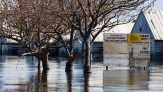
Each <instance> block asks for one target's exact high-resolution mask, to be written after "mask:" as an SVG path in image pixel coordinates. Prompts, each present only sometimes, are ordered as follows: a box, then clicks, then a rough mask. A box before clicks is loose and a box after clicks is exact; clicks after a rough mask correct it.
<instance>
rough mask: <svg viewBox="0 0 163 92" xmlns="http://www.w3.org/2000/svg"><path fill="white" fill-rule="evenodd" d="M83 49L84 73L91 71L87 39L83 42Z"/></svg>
mask: <svg viewBox="0 0 163 92" xmlns="http://www.w3.org/2000/svg"><path fill="white" fill-rule="evenodd" d="M85 49H86V52H85V63H84V73H91V49H90V41H89V39H88V40H87V41H86V42H85Z"/></svg>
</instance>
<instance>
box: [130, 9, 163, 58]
mask: <svg viewBox="0 0 163 92" xmlns="http://www.w3.org/2000/svg"><path fill="white" fill-rule="evenodd" d="M131 33H143V34H144V33H145V34H150V49H151V56H152V59H155V60H163V58H162V56H163V11H161V10H151V11H146V12H142V13H141V14H140V15H139V16H138V18H137V21H136V23H135V25H134V27H133V29H132V31H131Z"/></svg>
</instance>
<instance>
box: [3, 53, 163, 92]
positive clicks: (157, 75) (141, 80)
mask: <svg viewBox="0 0 163 92" xmlns="http://www.w3.org/2000/svg"><path fill="white" fill-rule="evenodd" d="M65 63H66V59H63V58H62V59H59V58H57V59H55V58H53V59H49V64H50V68H51V69H50V70H49V71H42V69H41V71H38V70H37V60H36V59H35V58H32V57H21V58H20V57H16V56H0V92H162V90H163V66H161V65H152V66H151V67H150V68H149V69H148V70H142V69H136V70H135V69H132V70H128V69H127V68H109V70H106V69H105V66H103V64H102V62H94V63H92V73H90V74H83V69H82V64H83V63H82V61H78V62H76V63H75V64H74V71H73V72H71V73H65V70H64V68H65Z"/></svg>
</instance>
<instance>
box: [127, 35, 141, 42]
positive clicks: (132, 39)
mask: <svg viewBox="0 0 163 92" xmlns="http://www.w3.org/2000/svg"><path fill="white" fill-rule="evenodd" d="M128 42H129V43H131V42H141V34H128Z"/></svg>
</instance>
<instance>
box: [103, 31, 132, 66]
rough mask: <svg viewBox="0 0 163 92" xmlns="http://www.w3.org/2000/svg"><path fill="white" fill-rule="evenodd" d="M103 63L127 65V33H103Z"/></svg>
mask: <svg viewBox="0 0 163 92" xmlns="http://www.w3.org/2000/svg"><path fill="white" fill-rule="evenodd" d="M103 53H104V65H106V66H108V65H110V66H128V63H129V60H128V58H129V54H128V42H127V34H110V33H106V34H104V43H103Z"/></svg>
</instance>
